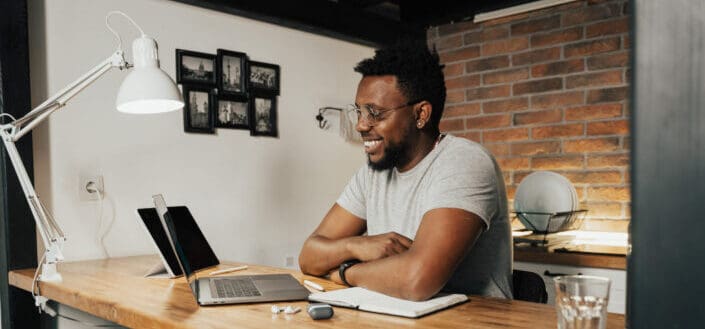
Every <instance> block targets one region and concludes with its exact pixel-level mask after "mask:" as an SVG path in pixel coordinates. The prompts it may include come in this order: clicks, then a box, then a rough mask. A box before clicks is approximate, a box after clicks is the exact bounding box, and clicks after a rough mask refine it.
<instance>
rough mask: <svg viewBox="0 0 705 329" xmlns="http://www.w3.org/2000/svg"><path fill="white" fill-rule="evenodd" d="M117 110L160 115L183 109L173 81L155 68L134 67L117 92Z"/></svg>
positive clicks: (181, 100)
mask: <svg viewBox="0 0 705 329" xmlns="http://www.w3.org/2000/svg"><path fill="white" fill-rule="evenodd" d="M116 103H117V104H116V105H117V109H118V111H120V112H125V113H133V114H140V113H141V114H149V113H162V112H169V111H176V110H180V109H182V108H183V107H184V101H183V99H182V98H181V93H180V92H179V89H178V88H177V87H176V85H175V84H174V81H173V80H171V78H170V77H169V76H168V75H167V74H166V73H165V72H164V71H162V70H161V69H159V68H157V67H136V68H135V69H134V70H132V72H130V73H129V74H128V75H127V77H125V81H123V82H122V86H120V91H118V96H117V101H116Z"/></svg>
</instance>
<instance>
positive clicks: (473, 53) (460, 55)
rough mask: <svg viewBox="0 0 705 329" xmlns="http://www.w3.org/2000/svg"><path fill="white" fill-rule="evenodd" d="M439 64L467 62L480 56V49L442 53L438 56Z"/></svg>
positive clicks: (469, 48) (462, 49) (461, 49)
mask: <svg viewBox="0 0 705 329" xmlns="http://www.w3.org/2000/svg"><path fill="white" fill-rule="evenodd" d="M439 56H440V59H441V63H450V62H455V61H462V60H467V59H471V58H475V57H479V56H480V47H478V46H472V47H465V48H460V49H457V50H451V51H446V52H442V53H440V54H439Z"/></svg>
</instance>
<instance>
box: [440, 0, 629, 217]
mask: <svg viewBox="0 0 705 329" xmlns="http://www.w3.org/2000/svg"><path fill="white" fill-rule="evenodd" d="M628 10H629V9H628V7H627V1H624V0H606V1H605V0H602V1H600V0H587V1H576V2H571V3H567V4H564V5H561V6H557V7H551V8H546V9H541V10H538V11H535V12H530V13H524V14H519V15H516V16H512V17H505V18H499V19H496V20H493V21H488V22H483V23H478V24H474V23H472V22H461V23H455V24H448V25H442V26H438V27H432V28H430V29H429V30H428V40H429V43H430V44H431V45H434V46H435V47H436V48H437V50H438V51H439V54H440V57H441V61H442V62H443V63H444V64H445V78H446V88H447V89H448V95H447V103H446V108H445V110H444V116H443V120H442V122H441V130H442V131H446V132H451V133H453V134H455V135H458V136H463V137H465V138H469V139H471V140H474V141H477V142H479V143H482V144H483V145H484V146H485V147H486V148H487V149H489V150H490V151H491V152H492V153H493V154H494V155H495V157H496V158H497V160H498V162H499V164H500V166H501V167H502V170H503V172H504V179H505V181H506V184H507V190H508V197H509V199H510V201H512V200H513V196H514V191H516V188H517V186H518V185H519V183H520V182H521V180H522V178H524V177H526V175H528V174H530V173H531V172H532V171H535V170H552V171H556V172H558V173H561V174H563V175H565V176H566V177H567V178H568V179H570V181H571V182H573V184H574V185H575V187H576V189H577V191H578V194H579V196H580V200H581V206H582V207H583V208H585V209H589V213H588V218H592V219H608V220H610V221H605V222H611V224H624V223H626V220H627V219H629V217H630V213H629V202H630V199H631V198H630V193H629V144H630V141H629V108H628V103H627V101H628V96H627V92H628V83H629V82H628V77H629V74H630V73H629V67H628V64H629V63H628V62H629V60H628V59H629V44H630V41H629V31H628V29H629V17H628V12H629V11H628ZM614 220H618V221H614ZM591 222H594V221H591ZM617 226H618V225H617Z"/></svg>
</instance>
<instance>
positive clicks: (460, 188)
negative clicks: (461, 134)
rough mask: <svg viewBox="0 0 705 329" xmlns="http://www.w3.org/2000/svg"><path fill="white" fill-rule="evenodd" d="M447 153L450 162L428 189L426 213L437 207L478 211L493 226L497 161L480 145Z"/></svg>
mask: <svg viewBox="0 0 705 329" xmlns="http://www.w3.org/2000/svg"><path fill="white" fill-rule="evenodd" d="M463 151H464V152H453V153H450V152H446V155H447V156H448V159H446V160H447V161H443V163H444V164H443V165H442V166H440V167H438V168H436V169H437V170H435V171H434V173H433V175H434V179H432V180H431V182H432V183H431V186H430V188H429V189H427V191H426V197H425V198H424V200H425V204H424V208H423V213H426V212H428V211H429V210H432V209H437V208H458V209H463V210H465V211H469V212H471V213H474V214H476V215H477V216H479V217H480V218H481V219H482V220H483V221H484V222H485V229H486V230H487V229H489V227H490V220H491V218H492V217H493V216H494V215H495V213H496V212H497V210H498V207H499V206H498V197H497V193H498V187H497V183H498V182H497V179H500V178H499V177H497V171H496V169H495V165H494V161H493V160H492V158H491V157H490V155H488V154H487V153H485V152H484V151H482V150H481V149H479V148H470V149H466V150H463Z"/></svg>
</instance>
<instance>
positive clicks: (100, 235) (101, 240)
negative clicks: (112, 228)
mask: <svg viewBox="0 0 705 329" xmlns="http://www.w3.org/2000/svg"><path fill="white" fill-rule="evenodd" d="M95 193H98V199H100V205H99V206H98V207H99V208H98V209H99V210H98V243H100V247H101V248H102V249H103V254H105V257H106V258H110V253H108V248H107V247H106V246H105V236H106V235H108V230H107V229H103V203H104V202H105V196H104V195H103V193H100V190H99V189H95Z"/></svg>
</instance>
